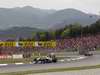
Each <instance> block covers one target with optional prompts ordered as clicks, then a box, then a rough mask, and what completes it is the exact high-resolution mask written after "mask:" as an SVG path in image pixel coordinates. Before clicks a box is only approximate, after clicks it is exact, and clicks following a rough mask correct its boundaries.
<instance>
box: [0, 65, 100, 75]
mask: <svg viewBox="0 0 100 75" xmlns="http://www.w3.org/2000/svg"><path fill="white" fill-rule="evenodd" d="M96 68H100V65H94V66H81V67H71V68H53V69H47V70H30V71H21V72H11V73H0V75H27V74H37V73H48V72H63V71H74V70H86V69H96Z"/></svg>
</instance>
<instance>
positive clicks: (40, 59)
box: [33, 54, 57, 64]
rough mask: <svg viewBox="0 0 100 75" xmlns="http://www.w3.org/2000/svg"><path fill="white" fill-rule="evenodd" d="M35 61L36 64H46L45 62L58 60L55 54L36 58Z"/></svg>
mask: <svg viewBox="0 0 100 75" xmlns="http://www.w3.org/2000/svg"><path fill="white" fill-rule="evenodd" d="M33 62H34V63H35V64H37V63H40V64H45V63H56V62H57V58H56V56H55V55H51V54H50V55H48V56H45V57H38V58H35V59H34V60H33Z"/></svg>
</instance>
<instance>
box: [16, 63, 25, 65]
mask: <svg viewBox="0 0 100 75" xmlns="http://www.w3.org/2000/svg"><path fill="white" fill-rule="evenodd" d="M22 64H24V63H15V65H22Z"/></svg>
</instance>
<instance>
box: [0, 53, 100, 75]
mask: <svg viewBox="0 0 100 75" xmlns="http://www.w3.org/2000/svg"><path fill="white" fill-rule="evenodd" d="M96 64H100V55H94V56H90V57H87V58H86V59H83V60H77V61H70V62H63V63H61V62H58V63H52V64H51V63H50V64H19V65H14V64H11V65H10V64H9V65H8V66H0V73H7V72H18V71H27V70H41V69H50V68H67V67H78V66H91V65H96Z"/></svg>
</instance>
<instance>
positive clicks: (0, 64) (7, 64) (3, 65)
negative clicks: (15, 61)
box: [0, 64, 8, 66]
mask: <svg viewBox="0 0 100 75" xmlns="http://www.w3.org/2000/svg"><path fill="white" fill-rule="evenodd" d="M7 65H8V64H0V66H7Z"/></svg>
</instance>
